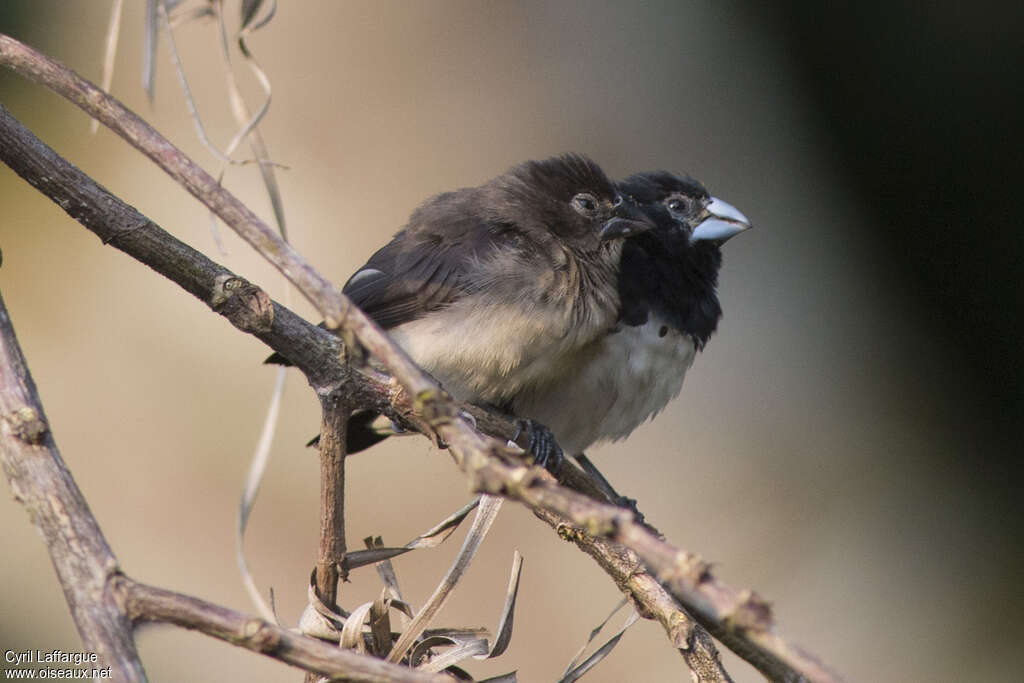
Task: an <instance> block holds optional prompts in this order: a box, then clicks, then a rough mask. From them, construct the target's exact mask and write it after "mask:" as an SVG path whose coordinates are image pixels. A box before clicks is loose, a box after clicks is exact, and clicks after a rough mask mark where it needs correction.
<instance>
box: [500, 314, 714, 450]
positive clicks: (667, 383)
mask: <svg viewBox="0 0 1024 683" xmlns="http://www.w3.org/2000/svg"><path fill="white" fill-rule="evenodd" d="M662 330H665V334H664V335H663V336H662V335H660V334H659V333H660V332H661V331H662ZM591 346H592V348H590V349H588V352H587V353H585V354H580V355H579V356H578V357H577V358H576V359H575V362H573V363H572V364H570V365H567V367H565V368H564V371H563V372H561V373H560V374H559V376H558V379H557V380H556V381H554V382H547V383H545V384H543V385H540V386H538V387H536V388H535V389H534V390H527V391H524V392H522V393H521V394H520V395H519V396H518V397H517V398H516V399H515V401H514V412H515V414H516V415H518V416H520V417H530V418H533V419H535V420H537V421H538V422H540V423H541V424H544V425H546V426H547V427H549V428H550V429H551V431H552V432H553V433H554V435H555V438H556V439H557V440H558V443H559V445H561V446H562V448H563V449H564V450H565V452H566V453H567V454H575V453H581V452H583V451H584V450H585V449H587V448H589V447H590V446H591V445H593V444H594V443H596V442H599V441H605V440H612V441H616V440H618V439H622V438H625V437H626V436H628V435H629V434H630V433H631V432H632V431H633V430H634V429H636V428H637V427H638V426H639V425H640V424H642V423H643V422H644V421H646V420H647V419H649V418H651V417H653V416H654V415H656V414H657V413H658V412H659V411H661V410H662V409H663V408H664V407H665V406H666V405H667V404H668V402H669V401H671V400H672V399H673V398H675V397H676V396H677V395H678V394H679V391H680V390H681V389H682V386H683V378H684V377H685V376H686V371H687V370H688V369H689V368H690V365H692V364H693V358H694V355H695V353H696V351H695V347H694V343H693V339H692V338H691V337H690V336H689V335H686V334H682V333H680V332H678V331H677V330H675V329H673V328H671V327H669V326H668V325H665V324H664V323H663V322H662V321H661V320H658V319H656V318H652V319H651V320H648V321H647V323H645V324H644V325H641V326H638V327H625V326H624V327H622V328H621V329H620V330H618V331H617V332H615V333H613V334H609V335H607V336H606V337H604V338H602V339H601V340H599V341H597V342H595V343H594V344H592V345H591Z"/></svg>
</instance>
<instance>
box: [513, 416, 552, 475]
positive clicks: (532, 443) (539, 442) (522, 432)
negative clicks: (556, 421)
mask: <svg viewBox="0 0 1024 683" xmlns="http://www.w3.org/2000/svg"><path fill="white" fill-rule="evenodd" d="M520 436H524V437H525V439H526V444H525V445H524V446H523V450H525V451H526V453H527V455H529V456H531V457H532V459H533V464H534V465H538V466H540V467H543V468H544V469H546V470H547V471H548V472H550V473H551V474H552V475H554V476H558V471H559V470H560V469H562V463H563V462H564V461H565V454H564V453H563V452H562V447H561V446H559V445H558V442H557V441H555V435H554V434H553V433H552V432H551V430H550V429H548V428H547V427H545V426H544V425H542V424H541V423H539V422H536V421H534V420H530V419H525V420H517V421H516V433H515V434H514V435H513V437H512V441H513V442H515V443H516V444H519V438H520Z"/></svg>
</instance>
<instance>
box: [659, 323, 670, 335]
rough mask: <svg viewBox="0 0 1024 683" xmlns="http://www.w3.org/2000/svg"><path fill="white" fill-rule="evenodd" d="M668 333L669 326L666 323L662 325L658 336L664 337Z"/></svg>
mask: <svg viewBox="0 0 1024 683" xmlns="http://www.w3.org/2000/svg"><path fill="white" fill-rule="evenodd" d="M666 334H668V327H666V326H665V325H662V326H661V329H660V330H658V336H659V337H664V336H665V335H666Z"/></svg>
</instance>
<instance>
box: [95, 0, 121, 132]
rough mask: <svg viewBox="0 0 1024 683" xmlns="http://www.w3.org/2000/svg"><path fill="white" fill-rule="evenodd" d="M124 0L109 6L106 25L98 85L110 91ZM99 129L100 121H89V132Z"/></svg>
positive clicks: (118, 0) (116, 0) (115, 1)
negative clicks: (104, 46)
mask: <svg viewBox="0 0 1024 683" xmlns="http://www.w3.org/2000/svg"><path fill="white" fill-rule="evenodd" d="M123 6H124V0H114V3H113V6H112V7H111V8H110V24H109V25H108V26H107V44H106V48H105V49H104V50H103V82H102V83H101V84H100V87H101V88H103V90H105V91H106V92H110V85H111V83H113V82H114V60H115V59H116V57H117V43H118V38H119V37H120V35H121V8H122V7H123ZM99 129H100V122H99V120H97V119H93V120H92V121H90V122H89V134H90V135H96V132H97V131H99Z"/></svg>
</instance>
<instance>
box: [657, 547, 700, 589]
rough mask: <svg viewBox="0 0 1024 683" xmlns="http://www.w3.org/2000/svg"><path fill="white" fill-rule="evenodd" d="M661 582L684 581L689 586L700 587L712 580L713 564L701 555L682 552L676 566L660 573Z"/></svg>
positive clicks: (678, 555) (677, 555)
mask: <svg viewBox="0 0 1024 683" xmlns="http://www.w3.org/2000/svg"><path fill="white" fill-rule="evenodd" d="M658 578H659V580H661V581H672V580H678V581H682V582H683V583H684V584H686V585H688V586H699V585H700V584H701V583H703V582H705V581H708V580H709V579H711V563H710V562H707V561H706V560H705V559H704V558H702V557H701V556H700V555H695V554H694V553H688V552H686V551H680V552H679V553H677V554H676V561H675V563H674V564H672V565H670V566H669V567H667V568H666V569H665V570H664V571H662V572H659V573H658Z"/></svg>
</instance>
